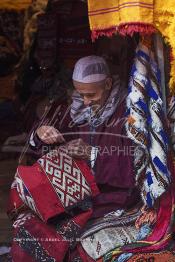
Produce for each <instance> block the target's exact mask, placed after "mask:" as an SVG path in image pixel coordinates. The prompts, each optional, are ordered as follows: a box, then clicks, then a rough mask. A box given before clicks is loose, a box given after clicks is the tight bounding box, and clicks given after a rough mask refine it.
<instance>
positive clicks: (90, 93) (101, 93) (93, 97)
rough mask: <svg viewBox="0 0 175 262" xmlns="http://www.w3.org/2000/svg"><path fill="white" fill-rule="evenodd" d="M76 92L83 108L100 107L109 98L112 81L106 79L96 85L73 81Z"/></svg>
mask: <svg viewBox="0 0 175 262" xmlns="http://www.w3.org/2000/svg"><path fill="white" fill-rule="evenodd" d="M73 84H74V87H75V89H76V91H77V92H78V93H79V94H80V95H81V97H82V98H83V101H84V105H85V106H93V105H94V106H95V105H96V106H99V107H102V106H103V105H104V103H105V101H106V99H107V97H108V96H109V93H110V89H111V86H112V80H111V79H110V78H106V79H105V80H103V81H100V82H96V83H89V84H85V83H80V82H77V81H73Z"/></svg>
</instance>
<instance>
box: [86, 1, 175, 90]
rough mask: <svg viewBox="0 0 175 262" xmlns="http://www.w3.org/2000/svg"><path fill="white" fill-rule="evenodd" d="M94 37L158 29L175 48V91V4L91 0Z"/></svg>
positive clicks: (174, 83) (173, 83) (174, 85)
mask: <svg viewBox="0 0 175 262" xmlns="http://www.w3.org/2000/svg"><path fill="white" fill-rule="evenodd" d="M88 11H89V22H90V28H91V31H92V38H93V39H95V38H98V36H100V35H106V36H111V35H112V34H113V33H117V32H118V33H119V34H122V35H126V34H127V35H133V33H134V32H138V33H140V34H141V35H147V34H149V35H151V34H152V33H153V32H155V31H158V32H160V33H161V34H162V36H163V37H164V38H165V41H166V42H167V43H168V44H169V45H170V46H171V47H172V55H173V57H172V61H171V79H170V90H171V92H172V93H175V75H174V72H175V36H174V31H175V19H174V17H175V6H174V1H172V0H167V1H160V0H155V1H153V0H144V1H143V0H130V1H128V0H106V1H97V0H88Z"/></svg>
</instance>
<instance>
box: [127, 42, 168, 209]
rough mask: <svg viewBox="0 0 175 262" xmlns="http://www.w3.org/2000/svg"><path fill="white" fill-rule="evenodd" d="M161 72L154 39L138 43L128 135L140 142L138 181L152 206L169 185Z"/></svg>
mask: <svg viewBox="0 0 175 262" xmlns="http://www.w3.org/2000/svg"><path fill="white" fill-rule="evenodd" d="M159 87H160V72H159V69H158V67H157V64H156V62H155V60H154V57H153V53H152V51H151V48H150V43H149V42H147V41H146V40H143V41H142V42H141V43H140V44H139V45H138V47H137V50H136V57H135V61H134V64H133V67H132V72H131V78H130V83H129V94H128V98H127V108H128V114H129V117H128V121H127V124H126V128H127V134H128V136H129V137H130V138H131V139H132V140H133V141H134V142H135V143H136V144H137V145H138V147H137V151H136V152H135V154H136V155H135V163H134V164H135V171H136V181H137V184H138V186H139V187H140V189H141V195H142V198H143V201H144V203H145V204H146V205H148V206H149V207H151V206H153V205H154V202H155V200H156V199H157V198H159V197H160V196H161V195H162V194H163V193H164V192H165V191H166V190H167V188H168V186H169V184H170V181H171V176H170V172H169V170H168V167H167V158H168V152H169V148H168V138H167V134H166V125H165V117H164V112H163V102H162V99H161V93H160V88H159Z"/></svg>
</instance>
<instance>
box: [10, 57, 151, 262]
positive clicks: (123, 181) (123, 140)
mask: <svg viewBox="0 0 175 262" xmlns="http://www.w3.org/2000/svg"><path fill="white" fill-rule="evenodd" d="M72 79H73V85H74V87H75V90H74V93H73V94H72V103H71V105H70V106H68V105H67V104H64V103H63V104H61V105H58V106H57V107H56V108H51V109H50V110H49V111H48V113H47V114H46V115H45V116H44V118H43V120H42V121H41V123H40V124H39V125H38V127H37V128H36V130H35V131H34V132H33V133H32V134H31V138H30V146H31V147H32V149H33V150H34V151H37V152H40V157H41V158H40V162H41V159H42V161H43V159H44V158H42V156H43V155H45V154H46V153H47V152H48V151H50V150H52V149H53V147H56V146H58V148H59V149H61V150H63V151H64V152H66V155H67V156H69V158H70V159H74V160H75V161H77V162H76V164H77V165H79V162H78V161H80V160H81V161H82V160H83V161H84V162H86V163H87V165H89V167H90V168H91V170H92V172H91V175H90V178H89V181H91V180H93V179H94V181H93V182H92V181H91V182H90V183H91V191H92V192H95V193H94V194H92V195H93V197H92V209H91V211H92V212H91V214H90V216H89V217H88V222H87V221H86V222H87V224H86V226H85V225H84V224H83V223H82V220H83V219H82V217H81V219H79V220H78V222H77V224H76V226H75V224H74V223H73V222H72V220H71V223H69V224H66V226H65V225H64V227H63V228H62V229H61V230H60V225H62V223H63V222H64V221H67V219H68V218H69V219H70V216H71V219H74V216H75V217H76V215H77V211H76V212H74V213H69V212H68V211H69V210H66V208H65V210H66V214H65V216H62V217H59V216H58V217H56V218H55V219H52V220H49V221H44V222H48V224H46V223H43V222H41V221H39V222H37V220H36V219H34V218H32V217H33V214H32V215H27V217H25V218H23V217H22V219H23V222H22V229H21V220H20V219H21V217H20V218H19V216H17V215H16V217H14V220H15V226H16V228H17V229H16V232H17V233H16V234H17V236H18V237H19V235H20V234H21V235H22V236H24V237H27V236H28V237H31V236H32V237H35V238H37V239H38V240H37V241H36V243H35V245H32V243H31V242H30V243H27V242H25V241H24V242H20V243H19V245H17V243H15V244H14V246H13V248H12V251H13V257H14V261H22V260H19V259H21V258H23V259H24V258H25V260H26V261H31V260H30V258H32V261H33V259H34V261H35V260H36V261H43V260H37V259H41V258H43V257H45V258H47V259H50V260H48V261H70V262H72V261H98V259H100V258H101V257H103V256H105V254H106V253H107V252H109V251H110V250H112V249H114V248H117V247H118V248H120V247H123V246H125V245H126V244H130V243H134V242H136V241H137V240H139V239H142V238H144V237H146V236H147V235H148V234H149V233H150V231H151V228H150V224H151V223H152V222H154V221H155V218H156V217H155V212H154V211H153V210H147V211H146V212H145V210H144V209H143V208H142V210H141V206H142V205H143V204H142V201H141V197H140V193H139V190H138V188H137V187H136V182H135V172H134V165H133V162H134V152H135V147H134V144H133V143H132V141H131V140H130V139H129V138H128V137H127V136H126V131H125V123H126V115H125V112H126V90H125V89H124V87H123V86H122V83H121V82H120V80H119V79H118V78H116V79H113V78H112V77H111V75H110V72H109V69H108V66H107V64H106V62H105V60H104V59H103V58H101V57H98V56H88V57H84V58H81V59H80V60H79V61H78V62H77V63H76V65H75V68H74V72H73V77H72ZM38 158H39V156H38ZM49 159H52V155H51V154H50V155H49ZM70 159H69V161H70ZM49 161H51V160H49ZM69 163H70V162H69ZM56 165H59V164H58V162H57V164H56V162H55V163H54V164H53V166H55V167H56ZM37 168H38V167H37ZM46 168H48V170H47V171H48V173H49V172H50V174H51V169H50V170H49V167H46ZM35 170H36V169H35ZM37 170H40V168H39V169H37ZM84 170H87V168H86V169H84ZM37 172H40V171H37ZM64 172H69V171H65V170H64ZM64 172H63V173H62V175H64ZM18 173H20V172H18ZM29 173H30V172H29ZM85 173H86V171H85ZM53 176H54V174H53V173H52V178H53ZM55 176H56V177H57V178H56V179H57V180H54V181H57V186H58V187H59V188H60V187H61V186H62V187H64V186H65V185H60V184H59V183H60V172H58V171H57V173H56V174H55ZM72 176H74V174H72ZM88 176H89V175H88ZM17 177H18V181H21V180H20V175H19V174H17ZM33 179H34V180H33V183H32V178H31V179H30V180H31V182H30V181H28V183H31V188H25V190H23V192H22V193H23V194H24V195H25V194H26V193H25V192H30V193H31V192H32V190H34V184H35V182H36V179H37V175H36V176H35V178H34V177H33ZM70 179H71V177H70ZM69 183H70V181H69ZM93 183H95V184H96V185H97V187H98V190H99V191H98V190H96V189H94V187H93V185H94V184H93ZM18 184H19V182H18ZM24 184H25V183H24ZM92 184H93V185H92ZM20 186H21V187H22V182H21V184H20V185H18V186H17V187H16V188H17V191H18V192H19V190H18V189H19V187H20ZM25 186H26V185H25ZM41 186H43V184H41ZM53 187H54V186H53ZM14 188H15V184H14V186H13V189H14ZM74 189H75V188H74ZM65 190H69V189H65ZM97 191H98V193H97ZM48 192H50V191H45V192H44V195H47V194H48V197H49V193H48ZM59 192H60V191H59ZM57 193H58V191H57ZM37 194H38V195H37ZM41 194H43V193H42V192H40V189H39V187H38V191H37V192H36V190H35V196H36V195H37V198H38V200H37V201H38V202H39V201H40V202H42V201H41V200H40V198H41ZM31 195H32V193H31ZM44 195H42V199H43V197H44ZM32 196H33V195H32ZM28 197H29V195H28ZM59 197H60V199H61V198H62V194H60V195H59ZM28 199H29V198H28ZM49 201H51V199H49ZM11 202H12V203H13V205H14V198H12V200H11ZM51 202H52V201H51ZM31 203H33V202H31ZM31 203H30V204H31ZM25 204H26V203H25ZM42 205H43V209H44V203H43V204H42V203H41V205H40V207H41V206H42ZM28 206H29V205H28ZM47 206H48V205H47ZM20 208H21V207H20ZM20 208H18V210H19V209H20ZM84 208H85V210H86V206H85V207H84ZM12 211H14V210H13V208H9V213H10V214H11V213H12ZM44 211H45V213H44V214H45V215H46V213H47V207H45V210H44ZM142 212H143V214H144V215H142V216H140V215H141V214H142ZM36 213H37V214H38V213H39V212H37V211H36ZM16 214H18V215H19V214H20V216H21V215H23V213H20V212H16ZM42 214H43V210H42V212H40V214H39V216H40V218H41V217H42ZM78 214H79V212H78ZM140 218H141V219H140ZM32 219H34V220H32ZM76 219H77V217H76V218H75V220H74V221H77V220H76ZM26 220H27V222H26ZM42 220H44V219H42ZM30 221H31V222H30ZM148 221H149V224H148V223H147V222H148ZM72 223H73V226H72ZM78 223H79V224H78ZM29 225H30V226H29ZM55 225H56V231H53V228H55ZM77 225H78V228H80V225H81V228H82V225H83V230H81V234H80V235H78V236H79V239H77V240H76V241H75V243H74V245H73V248H72V246H71V245H70V246H68V245H67V246H65V245H64V246H63V245H62V244H60V243H59V242H56V243H54V246H53V248H51V247H50V246H49V244H48V243H45V242H42V241H40V237H41V234H45V236H48V235H51V236H54V237H55V235H56V234H58V233H59V234H61V235H65V232H66V234H67V233H68V232H69V234H68V235H66V236H69V239H70V236H72V232H73V231H76V228H77ZM142 225H144V227H143V228H142V227H141V226H142ZM50 227H52V230H51V229H50ZM58 227H59V230H58ZM139 227H141V228H142V230H141V232H140V231H139ZM68 229H69V230H68ZM20 230H23V231H20ZM26 230H27V233H26ZM40 230H41V232H42V233H39V232H40ZM67 230H68V231H67ZM48 232H49V233H48ZM54 232H55V233H54ZM76 236H77V235H76ZM76 244H77V245H76ZM28 245H29V246H30V247H29V246H28ZM60 245H62V246H60ZM34 246H35V247H36V248H38V253H35V252H33V251H32V250H33V248H34ZM68 248H70V252H69V253H68V252H67V251H68ZM57 249H60V250H61V255H60V257H59V258H58V256H57V253H56V252H55V250H57ZM128 250H130V249H128ZM16 251H18V252H19V256H18V257H17V252H16ZM128 254H129V251H128ZM15 259H17V260H15ZM27 259H28V260H27ZM78 259H79V260H78ZM105 259H106V260H104V261H109V260H107V258H105ZM99 261H101V260H99ZM123 261H124V260H123Z"/></svg>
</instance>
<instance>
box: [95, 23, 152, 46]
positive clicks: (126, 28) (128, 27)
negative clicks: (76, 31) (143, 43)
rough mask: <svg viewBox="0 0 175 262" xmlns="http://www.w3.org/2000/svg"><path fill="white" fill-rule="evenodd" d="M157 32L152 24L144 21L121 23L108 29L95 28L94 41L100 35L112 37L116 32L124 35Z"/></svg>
mask: <svg viewBox="0 0 175 262" xmlns="http://www.w3.org/2000/svg"><path fill="white" fill-rule="evenodd" d="M155 32H156V28H155V27H154V26H153V25H151V24H144V23H125V24H120V25H119V26H118V27H117V26H115V27H111V28H108V29H101V30H93V31H92V35H91V37H92V41H93V42H94V41H95V40H96V39H97V38H98V37H99V36H107V37H111V36H112V35H113V34H115V33H119V34H120V35H122V36H126V35H129V36H133V34H134V33H139V34H140V35H142V36H144V35H151V34H153V33H155Z"/></svg>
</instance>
